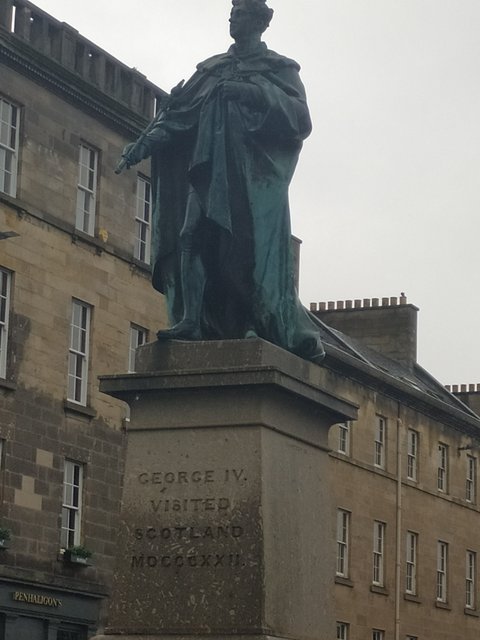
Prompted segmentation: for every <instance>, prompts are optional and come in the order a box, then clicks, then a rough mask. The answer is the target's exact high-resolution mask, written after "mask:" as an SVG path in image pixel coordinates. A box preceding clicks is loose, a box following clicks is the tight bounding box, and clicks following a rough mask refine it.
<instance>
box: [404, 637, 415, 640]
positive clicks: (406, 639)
mask: <svg viewBox="0 0 480 640" xmlns="http://www.w3.org/2000/svg"><path fill="white" fill-rule="evenodd" d="M405 640H418V637H417V636H405Z"/></svg>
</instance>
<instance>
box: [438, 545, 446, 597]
mask: <svg viewBox="0 0 480 640" xmlns="http://www.w3.org/2000/svg"><path fill="white" fill-rule="evenodd" d="M447 563H448V544H447V543H446V542H440V541H439V542H438V543H437V600H438V602H447V577H448V576H447V569H448V565H447Z"/></svg>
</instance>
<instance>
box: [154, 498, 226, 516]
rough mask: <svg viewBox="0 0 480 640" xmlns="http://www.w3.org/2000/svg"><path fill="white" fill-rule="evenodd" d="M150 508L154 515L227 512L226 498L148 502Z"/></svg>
mask: <svg viewBox="0 0 480 640" xmlns="http://www.w3.org/2000/svg"><path fill="white" fill-rule="evenodd" d="M150 507H151V509H152V511H153V512H154V513H159V512H162V511H163V512H165V513H166V512H167V511H184V512H188V511H228V510H229V509H230V500H229V499H228V498H184V499H182V500H179V499H173V500H172V499H169V500H150Z"/></svg>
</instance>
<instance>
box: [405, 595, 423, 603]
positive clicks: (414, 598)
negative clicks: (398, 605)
mask: <svg viewBox="0 0 480 640" xmlns="http://www.w3.org/2000/svg"><path fill="white" fill-rule="evenodd" d="M403 599H404V600H408V602H416V603H417V604H422V601H421V600H420V598H419V597H418V596H416V595H414V594H413V593H404V594H403Z"/></svg>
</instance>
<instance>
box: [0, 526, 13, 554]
mask: <svg viewBox="0 0 480 640" xmlns="http://www.w3.org/2000/svg"><path fill="white" fill-rule="evenodd" d="M11 537H12V532H11V531H10V529H7V528H6V527H0V549H8V547H9V546H10V539H11Z"/></svg>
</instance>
